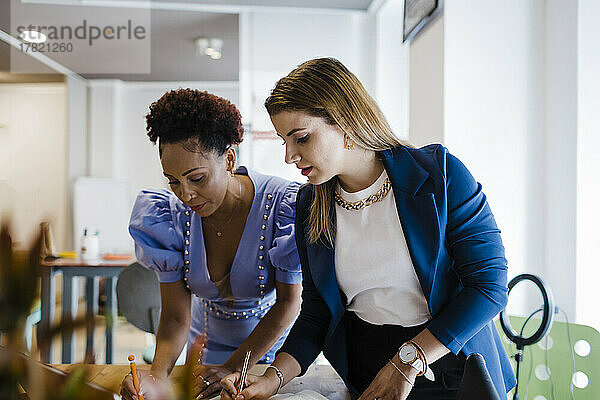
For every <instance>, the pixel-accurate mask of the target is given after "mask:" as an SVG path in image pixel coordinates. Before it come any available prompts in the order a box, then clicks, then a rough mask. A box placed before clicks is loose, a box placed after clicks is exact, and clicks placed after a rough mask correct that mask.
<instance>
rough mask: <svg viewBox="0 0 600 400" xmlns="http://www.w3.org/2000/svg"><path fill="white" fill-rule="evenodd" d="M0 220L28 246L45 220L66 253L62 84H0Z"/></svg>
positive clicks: (66, 219) (65, 184)
mask: <svg viewBox="0 0 600 400" xmlns="http://www.w3.org/2000/svg"><path fill="white" fill-rule="evenodd" d="M0 125H2V126H4V127H3V128H0V215H3V216H9V217H10V218H11V220H12V230H13V240H15V241H16V242H19V244H22V245H24V246H29V245H30V244H31V240H32V239H33V238H34V236H35V235H36V234H37V232H39V223H40V221H49V222H50V225H51V230H52V233H53V236H54V239H55V247H56V249H57V250H62V249H68V248H69V247H70V243H69V242H68V238H69V231H70V226H69V225H68V221H69V219H68V202H67V193H68V190H69V189H68V184H67V95H66V87H65V84H63V83H52V84H4V85H0Z"/></svg>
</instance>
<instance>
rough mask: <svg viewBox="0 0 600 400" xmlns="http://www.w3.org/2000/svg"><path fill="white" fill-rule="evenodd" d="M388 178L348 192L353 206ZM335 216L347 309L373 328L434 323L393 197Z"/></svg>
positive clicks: (340, 280) (391, 194) (337, 259)
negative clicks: (385, 325) (373, 326)
mask: <svg viewBox="0 0 600 400" xmlns="http://www.w3.org/2000/svg"><path fill="white" fill-rule="evenodd" d="M386 178H387V173H386V171H385V170H384V171H383V173H382V174H381V176H380V177H379V178H378V179H377V181H375V183H373V184H372V185H371V186H369V187H368V188H366V189H363V190H360V191H358V192H354V193H348V192H346V191H345V190H344V189H342V188H341V187H340V186H339V185H338V188H337V190H338V191H339V193H340V195H341V196H342V198H343V199H344V200H347V201H349V202H354V201H359V200H361V199H365V198H367V197H368V196H370V195H371V194H374V193H377V191H378V190H379V189H381V186H382V185H383V183H384V181H385V179H386ZM335 211H336V214H337V215H336V220H337V221H336V238H335V273H336V276H337V280H338V284H339V286H340V288H341V289H342V290H343V291H344V293H345V294H346V297H347V298H348V303H347V307H346V308H347V309H348V310H350V311H353V312H355V313H356V315H357V316H358V317H360V318H361V319H362V320H364V321H367V322H369V323H371V324H374V325H384V324H388V325H401V326H404V327H408V326H415V325H420V324H422V323H424V322H427V321H428V320H430V319H431V315H430V314H429V309H428V307H427V300H426V299H425V296H424V295H423V290H422V289H421V285H420V284H419V280H418V278H417V274H416V272H415V268H414V266H413V263H412V259H411V257H410V253H409V251H408V246H407V244H406V239H405V237H404V232H403V231H402V224H401V223H400V218H398V210H397V208H396V201H395V198H394V192H393V190H391V189H390V191H389V192H388V194H387V196H386V197H385V198H384V199H383V200H382V201H380V202H377V203H373V204H371V205H370V206H367V207H365V208H363V209H362V210H346V209H344V208H342V207H340V206H339V205H337V204H336V206H335Z"/></svg>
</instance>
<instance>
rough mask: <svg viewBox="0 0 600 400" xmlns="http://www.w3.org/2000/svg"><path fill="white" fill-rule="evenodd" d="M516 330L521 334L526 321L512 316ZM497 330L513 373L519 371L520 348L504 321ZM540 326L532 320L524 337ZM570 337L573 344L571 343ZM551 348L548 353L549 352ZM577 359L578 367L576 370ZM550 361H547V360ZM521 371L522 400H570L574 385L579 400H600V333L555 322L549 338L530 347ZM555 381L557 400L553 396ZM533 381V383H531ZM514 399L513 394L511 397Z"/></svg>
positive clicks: (536, 320) (592, 329) (497, 325)
mask: <svg viewBox="0 0 600 400" xmlns="http://www.w3.org/2000/svg"><path fill="white" fill-rule="evenodd" d="M509 318H510V322H511V325H512V327H513V329H515V330H517V331H520V329H521V328H522V326H523V324H524V323H525V320H526V318H524V317H516V316H510V317H509ZM495 322H496V327H497V328H498V332H499V333H500V337H501V338H502V342H503V344H504V348H505V349H506V352H507V353H508V355H509V356H511V358H512V359H511V363H512V365H513V370H514V371H515V372H516V362H515V361H514V357H513V356H514V355H515V354H516V351H517V349H516V346H515V344H514V343H512V342H511V341H510V340H509V339H508V338H507V337H506V335H505V334H504V332H503V331H502V328H501V326H500V321H499V319H498V318H497V319H496V321H495ZM539 325H540V319H539V318H538V319H535V318H532V320H531V321H529V322H528V323H527V326H526V327H525V331H524V332H523V333H524V335H531V334H532V333H533V332H534V331H535V330H537V327H539ZM569 334H570V344H569ZM546 348H547V352H546ZM572 358H573V359H574V365H575V368H574V369H573V367H572V366H573V362H572ZM546 360H547V361H546ZM519 368H520V371H519V398H520V400H526V399H528V400H551V399H552V398H554V399H555V400H569V399H571V394H570V385H571V382H573V383H574V384H573V395H574V398H575V399H576V400H598V399H600V381H598V378H600V333H598V331H597V330H595V329H594V328H592V327H589V326H586V325H578V324H573V323H569V324H568V330H567V323H565V322H560V321H554V322H553V324H552V327H551V329H550V331H549V332H548V334H547V335H546V337H544V338H542V339H541V340H540V341H539V342H538V343H536V344H533V345H531V346H526V347H525V349H524V351H523V361H521V365H520V367H519ZM552 381H554V397H553V396H552ZM528 382H529V384H528ZM508 398H509V399H512V392H511V394H510V395H509V396H508Z"/></svg>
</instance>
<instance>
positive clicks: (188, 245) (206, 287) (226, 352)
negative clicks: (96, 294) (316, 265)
mask: <svg viewBox="0 0 600 400" xmlns="http://www.w3.org/2000/svg"><path fill="white" fill-rule="evenodd" d="M237 173H238V174H243V175H248V177H249V178H250V179H251V180H252V183H253V184H254V191H255V194H254V200H253V202H252V206H251V208H250V213H249V214H248V219H247V221H246V225H245V227H244V232H243V233H242V237H241V239H240V243H239V246H238V250H237V253H236V255H235V258H234V261H233V264H232V266H231V272H230V286H231V295H232V297H228V298H223V297H222V296H221V292H220V291H219V289H218V288H217V286H216V285H215V282H213V281H212V280H211V279H210V276H209V273H208V268H207V265H206V252H205V247H204V236H203V232H202V220H201V217H200V216H198V215H197V214H196V213H194V212H193V211H192V210H191V209H190V208H189V207H187V206H186V205H185V204H184V203H183V202H181V201H180V200H179V199H178V198H177V197H176V196H175V195H174V194H173V193H172V192H170V191H168V190H164V189H159V190H144V191H142V192H141V193H140V194H139V195H138V197H137V199H136V202H135V205H134V207H133V211H132V214H131V220H130V223H129V232H130V234H131V236H132V237H133V239H134V241H135V253H136V257H137V259H138V261H139V263H140V264H142V265H143V266H145V267H146V268H149V269H151V270H154V271H156V273H157V275H158V279H159V281H160V282H161V283H168V282H177V281H180V280H183V281H184V282H185V285H186V287H187V288H188V289H189V290H190V292H191V293H192V294H193V296H192V321H191V329H190V334H189V337H188V345H189V344H190V342H192V341H193V340H194V338H195V337H196V336H197V335H198V334H203V333H207V334H208V351H207V353H206V358H205V363H207V364H222V363H224V362H225V361H226V360H227V358H228V357H229V356H230V355H231V353H233V352H234V351H235V350H236V349H237V348H238V347H239V345H240V344H241V343H242V342H243V341H244V340H245V339H246V338H247V337H248V335H250V333H251V332H252V330H253V329H254V327H255V326H256V325H257V324H258V323H259V321H260V319H261V318H262V317H263V316H264V315H265V314H266V313H267V312H268V311H269V309H270V308H271V306H273V304H275V297H276V296H275V282H276V281H277V282H281V283H287V284H300V283H301V281H302V273H301V269H300V259H299V257H298V252H297V250H296V242H295V238H294V217H295V211H296V193H297V191H298V188H299V187H300V184H299V183H296V182H289V181H287V180H285V179H282V178H278V177H274V176H269V175H262V174H259V173H257V172H255V171H252V170H248V169H246V168H245V167H240V168H239V169H238V171H237ZM288 330H289V329H288ZM287 333H288V332H287V331H286V332H285V334H284V335H283V336H282V337H281V338H280V339H279V340H278V341H277V343H276V344H275V345H274V346H273V348H272V349H271V350H269V351H268V352H267V354H266V355H265V356H264V357H263V358H262V359H261V361H262V362H266V363H270V362H271V361H273V359H274V355H275V352H276V351H277V350H278V349H279V348H280V347H281V345H282V344H283V341H284V340H285V337H286V336H287Z"/></svg>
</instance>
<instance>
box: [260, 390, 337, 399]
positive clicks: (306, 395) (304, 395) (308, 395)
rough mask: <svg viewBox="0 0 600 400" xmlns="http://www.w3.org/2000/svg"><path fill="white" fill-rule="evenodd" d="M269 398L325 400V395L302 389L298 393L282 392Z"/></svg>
mask: <svg viewBox="0 0 600 400" xmlns="http://www.w3.org/2000/svg"><path fill="white" fill-rule="evenodd" d="M271 399H272V400H273V399H277V400H283V399H285V400H327V397H325V396H323V395H322V394H320V393H317V392H315V391H314V390H303V391H301V392H298V393H282V394H276V395H275V396H271Z"/></svg>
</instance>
